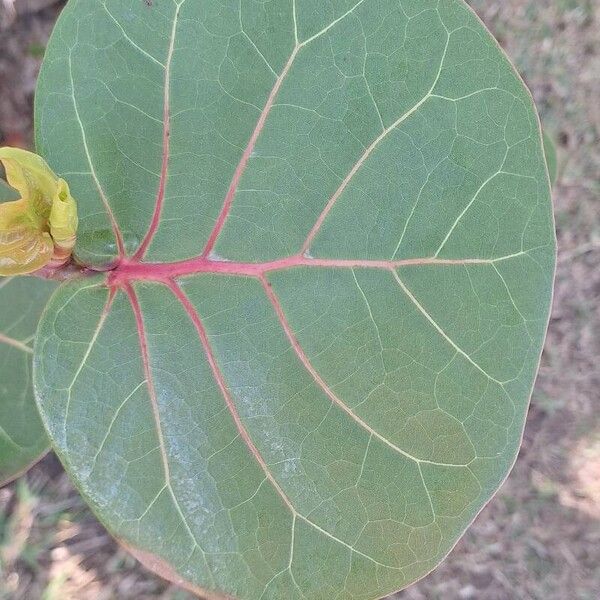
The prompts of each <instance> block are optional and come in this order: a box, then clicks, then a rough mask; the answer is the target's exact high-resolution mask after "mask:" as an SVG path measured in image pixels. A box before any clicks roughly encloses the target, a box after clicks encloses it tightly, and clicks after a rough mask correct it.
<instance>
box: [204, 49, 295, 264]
mask: <svg viewBox="0 0 600 600" xmlns="http://www.w3.org/2000/svg"><path fill="white" fill-rule="evenodd" d="M298 50H299V48H298V47H296V48H294V51H293V52H292V54H291V55H290V58H289V59H288V61H287V63H286V65H285V67H284V68H283V71H282V72H281V75H279V77H278V78H277V81H276V82H275V85H274V86H273V89H272V90H271V93H270V94H269V97H268V99H267V102H266V104H265V106H264V108H263V110H262V112H261V114H260V117H259V118H258V122H257V123H256V127H255V128H254V131H253V133H252V136H251V137H250V141H249V142H248V145H247V146H246V149H245V150H244V153H243V154H242V158H241V160H240V162H239V163H238V166H237V168H236V170H235V172H234V174H233V179H232V180H231V183H230V184H229V189H228V190H227V194H226V196H225V200H224V201H223V206H222V207H221V212H220V213H219V216H218V217H217V220H216V222H215V225H214V227H213V229H212V231H211V233H210V236H209V238H208V242H207V243H206V246H205V247H204V250H203V252H202V256H203V257H204V258H207V257H208V256H210V253H211V252H212V251H213V248H214V247H215V244H216V242H217V238H218V237H219V235H220V234H221V231H222V230H223V227H224V226H225V222H226V221H227V217H228V216H229V213H230V212H231V206H232V205H233V199H234V198H235V194H236V192H237V189H238V186H239V184H240V180H241V179H242V176H243V174H244V171H245V170H246V166H247V165H248V161H249V160H250V157H251V156H252V152H254V148H255V146H256V142H257V141H258V138H259V136H260V134H261V132H262V130H263V128H264V126H265V123H266V122H267V117H268V116H269V113H270V112H271V109H272V108H273V104H274V103H275V98H276V97H277V94H278V93H279V89H280V88H281V84H282V83H283V80H284V79H285V77H286V75H287V74H288V72H289V70H290V68H291V66H292V63H293V62H294V59H295V58H296V54H297V53H298Z"/></svg>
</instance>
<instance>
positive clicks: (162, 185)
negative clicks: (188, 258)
mask: <svg viewBox="0 0 600 600" xmlns="http://www.w3.org/2000/svg"><path fill="white" fill-rule="evenodd" d="M178 15H179V7H177V9H176V12H175V19H174V21H173V31H172V33H171V41H170V43H169V50H168V53H167V62H166V63H165V85H164V98H163V142H162V159H161V168H160V179H159V182H158V191H157V192H156V202H155V203H154V212H153V213H152V219H151V221H150V225H149V226H148V231H147V232H146V235H145V236H144V239H143V240H142V243H141V244H140V246H139V248H138V249H137V251H136V253H135V254H134V256H133V259H134V260H136V261H140V260H142V259H143V258H144V256H145V255H146V252H147V250H148V247H149V246H150V244H151V243H152V240H153V239H154V235H155V234H156V232H157V230H158V227H159V225H160V217H161V215H162V209H163V205H164V202H165V190H166V188H167V178H168V176H169V157H170V153H171V141H170V140H171V65H172V63H173V54H174V52H175V33H176V30H177V18H178Z"/></svg>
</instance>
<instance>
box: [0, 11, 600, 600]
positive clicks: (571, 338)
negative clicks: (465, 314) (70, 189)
mask: <svg viewBox="0 0 600 600" xmlns="http://www.w3.org/2000/svg"><path fill="white" fill-rule="evenodd" d="M12 3H13V0H0V142H3V143H10V144H15V145H27V144H29V143H30V142H31V127H32V124H31V109H32V97H33V90H34V85H35V78H36V73H37V69H38V67H39V62H40V58H41V55H42V54H43V49H44V45H45V43H46V40H47V37H48V35H49V32H50V31H51V28H52V24H53V22H54V19H55V18H56V15H57V13H58V11H59V9H60V5H61V4H62V3H61V2H57V0H26V1H25V0H16V3H14V5H13V8H14V7H16V8H17V9H18V10H17V11H16V13H14V12H13V11H11V10H8V9H7V7H10V6H11V4H12ZM471 4H472V5H473V7H474V8H475V9H476V10H477V12H478V13H479V14H480V15H481V16H482V18H484V20H485V21H486V22H487V24H488V25H489V27H490V28H491V29H492V30H493V31H494V33H495V34H496V36H497V37H498V38H499V40H500V42H501V43H502V45H503V46H504V47H505V48H506V49H507V51H508V53H509V54H510V56H511V57H512V58H513V60H514V61H515V63H516V64H517V66H518V67H519V69H520V71H521V72H522V74H523V76H524V78H525V80H526V82H527V83H528V85H529V86H530V88H531V90H532V92H533V94H534V96H535V98H536V101H537V103H538V106H539V109H540V113H541V115H542V120H543V122H544V127H545V129H546V131H547V132H548V133H549V134H550V135H551V137H552V138H553V139H554V140H555V141H556V144H557V147H558V151H559V159H560V172H559V180H558V183H557V185H556V188H555V193H554V197H555V206H556V219H557V229H558V240H559V247H560V250H559V266H558V273H557V286H556V294H555V305H554V310H553V314H552V320H551V325H550V331H549V335H548V340H547V343H546V348H545V352H544V356H543V360H542V367H541V371H540V376H539V379H538V383H537V386H536V390H535V392H534V396H533V401H532V407H531V411H530V416H529V420H528V424H527V428H526V432H525V439H524V443H523V448H522V450H521V453H520V456H519V460H518V462H517V465H516V467H515V470H514V471H513V473H512V475H511V476H510V478H509V479H508V481H507V482H506V484H505V485H504V486H503V488H502V489H501V491H500V492H499V494H498V495H497V496H496V498H495V499H494V500H493V501H492V502H491V503H490V505H489V506H488V507H487V508H486V509H485V510H484V511H483V512H482V514H481V515H480V516H479V518H478V519H477V521H476V522H475V524H474V525H473V527H472V528H471V529H470V530H469V532H468V533H467V534H466V535H465V537H464V538H463V540H462V541H461V542H460V543H459V544H458V546H457V547H456V549H455V550H454V551H453V552H452V554H451V555H450V557H449V558H448V559H447V560H446V562H445V563H444V564H443V565H442V566H441V567H440V568H439V569H438V570H436V571H435V572H434V573H433V574H432V575H430V576H429V577H427V578H425V579H424V580H423V581H421V582H419V583H418V584H416V585H414V586H413V587H411V588H409V589H408V590H406V591H404V592H402V593H401V594H398V595H397V598H402V599H403V600H404V599H410V600H425V599H426V600H435V599H437V598H440V599H441V598H444V599H450V600H454V599H457V600H459V599H465V600H467V599H475V600H480V599H485V600H513V599H515V600H520V599H523V600H529V599H535V600H566V599H569V600H571V599H573V600H596V599H597V598H600V564H599V562H600V561H599V558H600V411H599V410H598V408H599V406H600V367H599V366H598V360H599V357H600V268H598V265H599V260H600V139H599V138H600V102H598V98H599V97H600V2H598V0H544V1H543V2H540V1H539V0H502V1H492V0H471ZM0 568H1V572H0V580H2V581H3V583H0V600H9V599H10V600H37V599H38V598H44V600H70V599H72V600H103V599H107V600H108V599H115V600H126V599H135V600H144V599H159V598H160V599H164V600H166V599H169V600H175V599H179V600H183V599H187V598H189V595H187V594H186V593H184V592H181V591H178V590H176V589H175V588H173V587H172V586H169V585H167V584H166V583H164V582H162V581H161V580H159V579H158V578H157V577H155V576H154V575H152V574H151V573H148V572H147V571H145V570H144V569H143V568H142V567H141V566H139V565H138V564H137V563H136V561H135V560H134V559H132V558H130V557H129V556H128V555H126V554H125V553H124V552H122V551H121V550H119V549H118V548H117V547H116V545H115V544H114V543H113V541H112V540H111V539H110V538H109V536H108V535H107V534H106V533H105V532H104V530H103V528H102V527H101V526H100V525H99V524H98V523H97V522H96V521H95V519H94V518H93V516H92V515H91V514H90V513H89V511H87V509H86V508H85V506H84V504H83V503H82V501H81V500H80V498H79V497H78V495H77V493H76V492H75V491H74V490H73V488H72V486H71V484H70V482H69V480H68V478H67V477H66V475H65V474H64V473H63V472H62V469H61V467H60V465H59V464H58V462H57V460H56V459H55V458H54V457H52V456H49V457H47V458H46V459H45V460H44V461H43V462H42V463H40V465H38V466H37V467H35V468H34V469H33V470H32V471H31V472H30V473H29V474H28V475H27V477H26V478H24V479H23V480H21V481H20V482H17V483H15V484H13V485H12V486H9V487H8V488H5V489H3V490H0Z"/></svg>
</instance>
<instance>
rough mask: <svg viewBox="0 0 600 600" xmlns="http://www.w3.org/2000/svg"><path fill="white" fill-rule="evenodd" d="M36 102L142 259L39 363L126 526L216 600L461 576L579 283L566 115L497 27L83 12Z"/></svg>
mask: <svg viewBox="0 0 600 600" xmlns="http://www.w3.org/2000/svg"><path fill="white" fill-rule="evenodd" d="M36 104H37V123H38V132H37V134H38V143H39V148H40V151H41V152H42V154H43V155H44V156H45V157H46V158H47V159H48V161H49V162H50V164H51V165H52V166H53V168H54V169H55V170H56V171H57V172H58V173H59V174H61V176H63V177H66V178H67V179H68V180H69V182H70V184H71V187H72V190H73V194H74V195H75V196H76V197H77V198H79V199H80V217H81V220H80V236H79V239H78V246H77V249H76V251H77V255H78V256H79V257H80V259H83V260H86V261H89V262H90V263H91V264H92V265H98V266H101V265H104V264H106V263H112V264H111V265H110V267H111V271H110V272H109V273H108V274H98V275H97V276H94V277H90V278H85V279H83V280H80V281H75V282H71V283H68V284H66V285H65V286H63V287H62V288H61V289H60V290H59V291H58V292H57V293H56V294H55V295H54V296H53V299H52V300H51V302H50V305H49V307H48V310H47V312H46V315H45V318H44V319H43V320H42V322H41V324H40V328H39V332H38V340H37V345H36V355H35V369H34V373H35V381H36V390H37V394H38V400H39V405H40V409H41V411H42V414H43V418H44V420H45V422H46V425H47V427H48V430H49V431H50V434H51V438H52V443H53V445H54V447H55V449H56V451H57V453H58V454H59V456H60V458H61V460H62V461H63V463H64V464H65V467H66V468H67V470H68V471H69V473H70V474H71V476H72V477H73V478H74V480H75V482H76V484H77V485H78V487H79V489H80V490H81V492H82V494H83V495H84V497H85V498H86V499H87V501H88V502H89V503H90V505H91V506H92V508H93V509H94V511H95V512H96V513H97V515H98V516H99V518H100V519H101V520H102V522H103V523H104V524H105V525H106V526H107V528H108V529H109V530H110V531H111V532H112V533H113V534H114V535H115V536H117V537H118V538H120V539H121V540H122V541H123V542H124V543H125V544H126V545H127V547H129V548H130V549H131V550H132V551H133V552H134V554H135V555H136V556H138V557H139V558H140V559H141V560H142V561H143V562H145V563H146V564H148V565H149V566H150V567H151V568H154V569H155V570H157V572H159V573H160V574H161V575H163V576H165V577H167V578H170V579H172V580H174V581H177V582H178V583H180V584H184V585H186V586H188V587H190V588H191V589H194V590H195V591H198V592H200V591H201V590H204V593H206V594H207V595H209V596H210V597H215V598H217V597H218V598H225V597H233V598H239V599H243V600H258V599H262V600H266V599H269V598H270V599H280V598H286V599H288V598H289V599H294V598H298V599H301V598H305V599H311V600H312V599H315V600H316V599H323V600H325V599H329V598H353V599H355V600H356V599H365V600H366V599H371V598H377V597H380V596H383V595H385V594H387V593H390V592H392V591H393V590H396V589H399V588H403V587H405V586H407V585H409V584H410V583H412V582H414V581H415V580H416V579H418V578H419V577H421V576H423V575H424V574H426V573H427V572H428V571H430V570H431V569H432V568H434V567H435V565H437V564H438V563H439V562H440V561H441V560H442V559H443V557H444V556H445V555H446V554H447V553H448V552H449V551H450V549H451V548H452V547H453V545H454V544H455V543H456V541H457V540H458V538H459V537H460V536H461V535H462V533H463V532H464V531H465V529H466V527H467V526H468V525H469V523H470V522H471V521H472V519H473V518H474V517H475V515H476V514H477V513H478V511H479V510H481V508H482V507H483V506H484V504H485V503H486V502H488V500H489V499H490V497H491V496H492V495H493V493H494V492H495V491H496V490H497V488H498V487H499V485H500V484H501V482H502V481H503V480H504V478H505V477H506V475H507V473H508V471H509V470H510V467H511V465H512V463H513V461H514V459H515V456H516V453H517V450H518V447H519V445H520V440H521V435H522V430H523V425H524V420H525V415H526V411H527V406H528V402H529V396H530V392H531V388H532V385H533V381H534V378H535V374H536V370H537V366H538V361H539V357H540V352H541V348H542V343H543V339H544V334H545V330H546V325H547V320H548V314H549V305H550V299H551V294H552V281H553V272H554V262H555V239H554V231H553V219H552V212H551V203H550V190H549V186H548V177H547V171H546V164H545V158H544V152H543V148H542V141H541V132H540V127H539V121H538V117H537V114H536V112H535V109H534V107H533V103H532V100H531V97H530V95H529V93H528V92H527V91H526V89H525V87H524V85H523V83H522V82H521V80H520V79H519V78H518V76H517V75H516V73H515V71H514V69H513V67H512V66H511V65H510V63H509V62H508V61H507V59H506V58H505V56H504V55H503V54H502V52H501V51H500V49H499V47H498V45H497V44H496V42H495V41H494V40H493V39H492V37H491V36H490V35H489V33H488V32H487V31H486V30H485V29H484V27H483V25H482V24H481V23H480V21H479V20H478V19H477V18H476V17H475V16H474V15H473V13H472V12H471V11H470V9H468V8H467V6H466V5H465V4H464V3H463V2H462V1H452V0H439V1H438V0H435V1H434V0H431V1H430V0H402V1H401V2H398V0H362V1H359V2H357V3H354V2H349V1H347V0H332V1H330V2H327V3H323V2H317V1H316V0H296V1H295V2H293V1H292V0H289V1H285V0H277V1H275V0H271V1H266V2H263V1H261V2H258V1H256V0H223V1H222V2H192V1H191V0H190V1H187V2H186V1H185V0H184V1H182V2H179V3H175V2H173V3H171V2H160V3H159V2H154V3H153V6H151V7H150V6H147V5H146V4H145V3H142V2H140V3H122V2H120V1H117V0H112V1H111V0H107V1H106V2H105V3H96V2H91V1H86V0H80V1H76V0H71V2H69V4H68V5H67V8H66V9H65V11H64V12H63V14H62V17H61V19H60V21H59V24H58V25H57V29H56V31H55V33H54V35H53V38H52V41H51V43H50V45H49V47H48V52H47V55H46V60H45V63H44V68H43V72H42V76H41V79H40V84H39V88H38V94H37V100H36ZM113 261H114V262H113Z"/></svg>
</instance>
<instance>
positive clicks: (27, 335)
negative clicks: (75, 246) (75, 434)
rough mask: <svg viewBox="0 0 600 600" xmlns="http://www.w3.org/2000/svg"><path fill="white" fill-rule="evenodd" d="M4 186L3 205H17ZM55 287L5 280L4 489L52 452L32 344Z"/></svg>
mask: <svg viewBox="0 0 600 600" xmlns="http://www.w3.org/2000/svg"><path fill="white" fill-rule="evenodd" d="M16 197H17V195H16V194H15V192H14V190H13V189H12V188H10V187H8V186H7V185H6V184H5V183H4V182H2V181H0V202H5V201H9V200H15V199H16ZM54 287H55V286H54V284H51V283H48V282H45V281H39V280H34V279H1V278H0V306H2V310H0V486H1V485H4V484H5V483H7V482H8V481H11V480H12V479H14V478H15V477H16V476H18V475H19V474H20V473H22V472H23V471H24V470H25V469H27V468H28V467H29V465H31V464H32V463H34V462H36V461H37V460H39V458H40V457H41V456H42V455H43V454H44V453H45V452H46V451H47V450H48V445H49V442H48V438H47V436H46V433H45V432H44V428H43V426H42V423H41V421H40V418H39V416H38V412H37V408H36V406H35V400H34V397H33V389H32V383H31V359H32V354H33V350H32V344H31V342H32V340H33V336H34V333H35V329H36V327H37V324H38V321H39V318H40V313H41V311H42V309H43V307H44V304H45V302H46V301H47V299H48V297H49V296H50V293H51V291H52V290H53V289H54Z"/></svg>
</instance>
